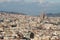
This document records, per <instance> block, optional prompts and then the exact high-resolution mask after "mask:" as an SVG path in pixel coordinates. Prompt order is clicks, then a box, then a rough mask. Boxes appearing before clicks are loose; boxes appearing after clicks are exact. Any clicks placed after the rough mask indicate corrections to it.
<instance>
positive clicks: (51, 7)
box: [0, 0, 60, 15]
mask: <svg viewBox="0 0 60 40" xmlns="http://www.w3.org/2000/svg"><path fill="white" fill-rule="evenodd" d="M0 11H9V12H19V13H25V14H28V15H38V14H40V13H41V12H46V13H60V0H0Z"/></svg>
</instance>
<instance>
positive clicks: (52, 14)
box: [46, 13, 60, 17]
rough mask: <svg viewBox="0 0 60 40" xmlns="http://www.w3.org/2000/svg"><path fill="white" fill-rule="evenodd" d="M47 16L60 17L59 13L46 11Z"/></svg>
mask: <svg viewBox="0 0 60 40" xmlns="http://www.w3.org/2000/svg"><path fill="white" fill-rule="evenodd" d="M46 15H47V16H48V17H60V13H47V14H46Z"/></svg>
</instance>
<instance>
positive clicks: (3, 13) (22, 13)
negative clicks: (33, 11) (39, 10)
mask: <svg viewBox="0 0 60 40" xmlns="http://www.w3.org/2000/svg"><path fill="white" fill-rule="evenodd" d="M0 13H2V14H4V13H8V14H21V15H26V14H24V13H17V12H7V11H0Z"/></svg>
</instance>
